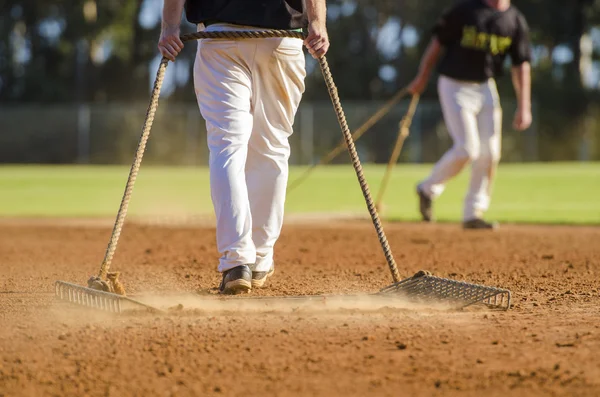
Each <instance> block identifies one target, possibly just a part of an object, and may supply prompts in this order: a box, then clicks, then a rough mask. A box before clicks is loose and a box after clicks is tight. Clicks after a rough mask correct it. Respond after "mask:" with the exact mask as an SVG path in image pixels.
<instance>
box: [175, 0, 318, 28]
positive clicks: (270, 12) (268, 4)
mask: <svg viewBox="0 0 600 397" xmlns="http://www.w3.org/2000/svg"><path fill="white" fill-rule="evenodd" d="M185 14H186V18H187V20H188V21H189V22H191V23H194V24H199V23H217V22H223V23H232V24H236V25H247V26H256V27H261V28H269V29H297V28H304V27H306V25H307V18H306V10H305V7H304V1H303V0H187V1H186V4H185Z"/></svg>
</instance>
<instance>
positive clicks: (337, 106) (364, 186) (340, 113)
mask: <svg viewBox="0 0 600 397" xmlns="http://www.w3.org/2000/svg"><path fill="white" fill-rule="evenodd" d="M319 65H320V66H321V72H322V73H323V78H324V79H325V84H326V85H327V91H329V96H330V98H331V102H332V103H333V108H334V110H335V114H336V116H337V119H338V122H339V124H340V127H341V129H342V134H343V135H344V141H345V142H346V146H347V148H348V152H349V153H350V158H351V159H352V165H353V166H354V171H355V172H356V176H357V177H358V183H359V184H360V188H361V190H362V193H363V196H364V198H365V202H366V204H367V208H368V210H369V214H370V215H371V220H372V221H373V225H374V226H375V231H376V232H377V237H378V238H379V243H380V244H381V248H382V249H383V253H384V255H385V259H386V261H387V264H388V267H389V269H390V272H391V273H392V278H393V279H394V282H395V283H397V282H399V281H400V273H399V272H398V266H397V265H396V261H395V260H394V255H393V254H392V249H391V248H390V245H389V243H388V241H387V237H386V236H385V232H384V230H383V226H382V225H381V220H380V219H379V215H378V214H377V209H376V208H375V204H374V203H373V198H372V197H371V192H370V190H369V185H368V183H367V180H366V179H365V176H364V173H363V169H362V165H361V163H360V159H359V157H358V153H357V152H356V146H355V145H354V140H353V139H352V134H351V133H350V128H348V122H347V121H346V115H345V114H344V109H343V108H342V104H341V103H340V97H339V95H338V90H337V87H336V86H335V83H334V82H333V77H332V75H331V71H330V70H329V64H328V63H327V59H326V58H325V57H324V56H323V57H321V58H319Z"/></svg>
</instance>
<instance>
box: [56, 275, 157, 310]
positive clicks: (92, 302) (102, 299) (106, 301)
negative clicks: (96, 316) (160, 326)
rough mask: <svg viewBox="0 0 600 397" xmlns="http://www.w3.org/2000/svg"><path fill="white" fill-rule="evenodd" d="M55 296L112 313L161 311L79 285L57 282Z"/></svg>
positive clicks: (132, 300)
mask: <svg viewBox="0 0 600 397" xmlns="http://www.w3.org/2000/svg"><path fill="white" fill-rule="evenodd" d="M54 294H55V296H56V297H57V298H58V299H60V300H62V301H66V302H70V303H73V304H76V305H80V306H85V307H89V308H92V309H97V310H102V311H107V312H111V313H122V312H124V311H126V310H132V309H148V310H151V311H160V310H159V309H156V308H154V307H152V306H149V305H146V304H145V303H142V302H139V301H137V300H135V299H131V298H129V297H126V296H122V295H117V294H114V293H112V292H104V291H98V290H95V289H92V288H87V287H82V286H80V285H77V284H71V283H67V282H65V281H57V282H56V283H55V285H54Z"/></svg>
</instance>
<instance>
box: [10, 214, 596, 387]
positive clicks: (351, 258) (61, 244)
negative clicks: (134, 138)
mask: <svg viewBox="0 0 600 397" xmlns="http://www.w3.org/2000/svg"><path fill="white" fill-rule="evenodd" d="M386 231H387V233H388V238H389V240H390V243H391V246H392V248H393V249H394V252H395V256H396V260H397V262H398V264H399V268H400V272H401V274H402V275H403V276H408V275H412V274H413V273H415V272H416V271H418V270H421V269H427V270H430V271H431V272H433V273H434V274H436V275H439V276H444V277H450V278H454V279H460V280H466V281H470V282H477V283H483V284H486V285H491V286H498V287H504V288H508V289H510V290H511V291H512V292H513V298H514V307H513V309H512V310H510V311H508V312H485V311H480V310H478V311H475V310H466V311H462V312H445V311H441V310H434V309H428V310H424V309H419V310H417V309H414V308H412V309H411V308H393V307H385V306H383V307H375V306H373V307H370V306H367V307H357V308H353V307H345V308H340V307H338V308H333V307H332V308H329V309H327V310H313V309H310V308H308V309H305V310H283V309H281V310H280V309H272V308H265V307H248V308H246V309H244V310H241V311H237V310H226V309H225V308H222V310H219V309H218V308H217V309H215V308H214V307H213V308H212V310H208V309H206V310H202V308H196V309H195V310H185V309H186V308H187V307H186V305H187V304H188V302H185V304H184V310H183V311H174V312H171V313H169V314H167V315H151V314H135V315H126V316H121V317H116V316H110V315H106V314H98V313H93V312H89V311H84V310H78V309H74V308H72V307H70V306H68V305H64V304H60V303H57V302H55V301H54V300H53V299H52V288H53V282H54V281H55V280H59V279H60V280H64V281H71V282H75V283H78V284H82V283H84V282H85V280H86V279H87V277H88V276H90V275H91V274H93V273H95V272H96V271H97V270H98V267H99V263H100V260H101V259H102V256H103V253H104V249H105V248H106V242H107V239H108V236H109V234H110V229H109V228H108V227H106V226H105V225H104V224H102V223H99V224H96V225H89V226H83V225H77V224H71V225H69V224H61V225H57V226H53V225H51V224H49V223H48V222H45V223H39V224H35V222H24V223H19V222H12V223H8V222H5V223H4V224H3V225H2V227H0V260H1V265H0V268H1V269H2V272H1V274H2V279H1V280H0V324H1V325H0V396H46V395H48V396H54V395H56V396H69V395H77V396H84V395H89V396H133V395H138V396H142V395H143V396H155V395H156V396H199V395H231V396H254V395H257V396H258V395H260V396H291V395H303V396H305V395H306V396H309V395H310V396H312V395H322V396H337V395H339V396H342V395H343V396H366V395H377V396H380V395H381V396H388V395H389V396H392V395H393V396H397V395H411V396H456V395H460V396H482V395H486V396H506V395H510V396H537V395H540V396H541V395H543V396H548V395H552V396H554V395H564V396H598V395H600V356H599V355H598V352H600V283H599V282H598V281H599V276H600V244H599V242H600V228H591V227H590V228H583V227H582V228H575V227H540V226H504V227H502V229H501V230H499V231H497V232H492V233H488V232H463V231H462V230H460V229H459V228H458V227H457V226H455V225H437V226H436V225H432V226H422V225H410V224H409V225H404V224H402V225H401V224H393V225H386ZM216 260H217V253H216V249H215V243H214V230H213V229H210V228H201V227H185V228H183V227H159V226H153V225H152V226H151V225H146V226H140V225H137V226H136V225H132V224H128V225H126V227H125V229H124V231H123V235H122V242H121V244H120V245H119V248H118V250H117V254H116V257H115V265H114V269H115V270H120V271H122V272H123V279H124V280H123V281H124V282H125V284H126V287H127V288H128V291H129V292H130V293H133V294H135V293H143V294H145V295H146V296H147V295H153V296H155V297H157V299H163V302H168V303H173V304H175V303H176V302H177V299H180V298H178V297H172V295H171V294H174V293H179V294H181V293H194V292H198V291H199V292H201V293H202V294H207V293H208V294H214V292H215V291H214V287H215V286H216V285H217V284H218V281H219V275H218V273H217V272H216V266H215V264H216ZM276 260H277V268H276V273H275V275H274V277H273V278H272V280H270V282H269V287H270V288H268V289H266V290H261V291H255V292H253V295H297V294H321V293H336V294H337V293H340V294H341V293H344V294H345V293H359V292H375V291H377V290H378V289H379V288H382V287H384V286H386V285H387V284H389V283H390V281H391V277H390V274H389V271H388V269H387V266H386V265H385V261H384V258H383V255H382V253H381V250H380V248H379V246H378V243H377V238H376V236H375V233H374V231H373V228H372V225H370V224H369V223H368V222H350V221H348V222H340V221H338V222H331V223H329V224H326V225H322V226H314V225H313V226H310V225H287V226H286V227H285V228H284V233H283V236H282V238H281V240H280V242H279V243H278V246H277V254H276ZM170 297H171V298H170Z"/></svg>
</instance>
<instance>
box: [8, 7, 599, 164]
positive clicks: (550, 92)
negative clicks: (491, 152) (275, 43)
mask: <svg viewBox="0 0 600 397" xmlns="http://www.w3.org/2000/svg"><path fill="white" fill-rule="evenodd" d="M453 3H455V1H454V0H443V1H423V0H329V1H328V19H329V24H328V29H329V34H330V39H331V42H332V47H331V50H330V53H329V55H328V59H329V63H330V65H331V69H332V72H333V74H334V77H335V81H336V83H337V85H338V88H339V92H340V95H341V97H342V99H344V100H385V99H387V98H389V97H390V96H391V95H392V94H393V93H395V92H396V91H397V90H398V89H400V88H401V87H403V86H405V85H406V84H407V83H408V82H409V81H410V80H411V78H412V77H413V76H414V74H415V72H416V70H417V68H418V64H419V61H420V57H421V55H422V53H423V50H424V48H425V47H426V46H427V43H428V41H429V39H430V30H431V27H432V26H433V24H434V22H435V20H436V19H437V18H438V17H439V15H440V14H441V12H442V11H443V10H444V9H445V8H446V7H448V6H450V5H452V4H453ZM513 3H514V4H515V5H516V6H517V7H518V8H519V9H520V10H521V11H522V12H523V13H524V14H525V16H526V17H527V19H528V22H529V25H530V28H531V37H532V40H533V43H534V62H533V66H534V75H533V78H534V79H533V85H534V88H533V99H534V101H535V102H537V104H538V109H539V114H538V115H537V117H538V120H539V125H538V128H539V131H540V133H541V134H542V135H541V140H542V141H544V140H547V142H552V143H553V144H554V145H556V147H561V146H565V145H579V144H580V142H581V138H582V134H590V140H589V142H590V144H591V142H592V140H591V136H592V135H593V134H594V133H595V134H596V136H597V137H598V138H597V141H598V142H597V143H596V144H597V145H600V116H597V115H600V113H599V111H600V108H599V103H600V101H598V99H599V97H600V95H599V92H600V91H599V90H600V59H599V55H600V0H553V1H548V0H514V1H513ZM161 10H162V0H129V1H122V0H102V1H98V0H63V1H60V0H44V1H42V0H19V1H17V0H5V1H3V2H0V105H2V104H4V105H10V104H16V103H42V104H45V103H54V104H55V103H115V102H117V103H133V102H136V103H143V102H144V101H146V100H147V98H148V94H149V90H150V85H151V82H152V80H153V77H154V74H155V69H156V66H157V62H158V60H159V57H158V54H157V49H156V43H157V40H158V36H159V32H160V13H161ZM194 29H195V27H194V26H193V25H190V24H188V23H185V22H184V24H183V25H182V31H183V33H185V32H187V31H193V30H194ZM195 48H196V44H195V43H190V44H187V45H186V48H185V50H184V52H183V53H182V55H181V57H180V59H179V60H178V61H177V63H176V75H177V77H174V78H172V79H171V81H170V82H169V84H168V85H169V86H170V88H166V93H167V94H168V96H169V98H170V101H190V102H193V101H194V100H195V99H194V90H193V87H192V77H191V68H192V66H193V59H194V55H195ZM170 68H171V69H173V68H174V67H173V66H171V67H170ZM307 69H308V72H309V76H308V78H307V90H306V94H305V99H307V100H327V92H326V90H325V89H324V85H323V82H322V77H321V75H320V71H319V69H318V65H317V64H316V63H315V62H314V61H312V60H311V59H310V58H307ZM357 77H360V78H357ZM500 89H501V91H502V93H503V94H504V95H505V96H506V95H511V96H512V93H513V91H512V86H511V82H510V77H509V75H508V74H507V76H506V77H505V78H503V79H502V80H501V81H500ZM435 96H436V90H435V84H434V83H433V82H432V84H430V86H429V88H428V90H427V92H426V93H425V97H429V98H435ZM4 105H2V106H4ZM505 110H506V111H507V112H512V109H505ZM583 138H585V137H583ZM599 152H600V150H599ZM558 157H560V156H558Z"/></svg>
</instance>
